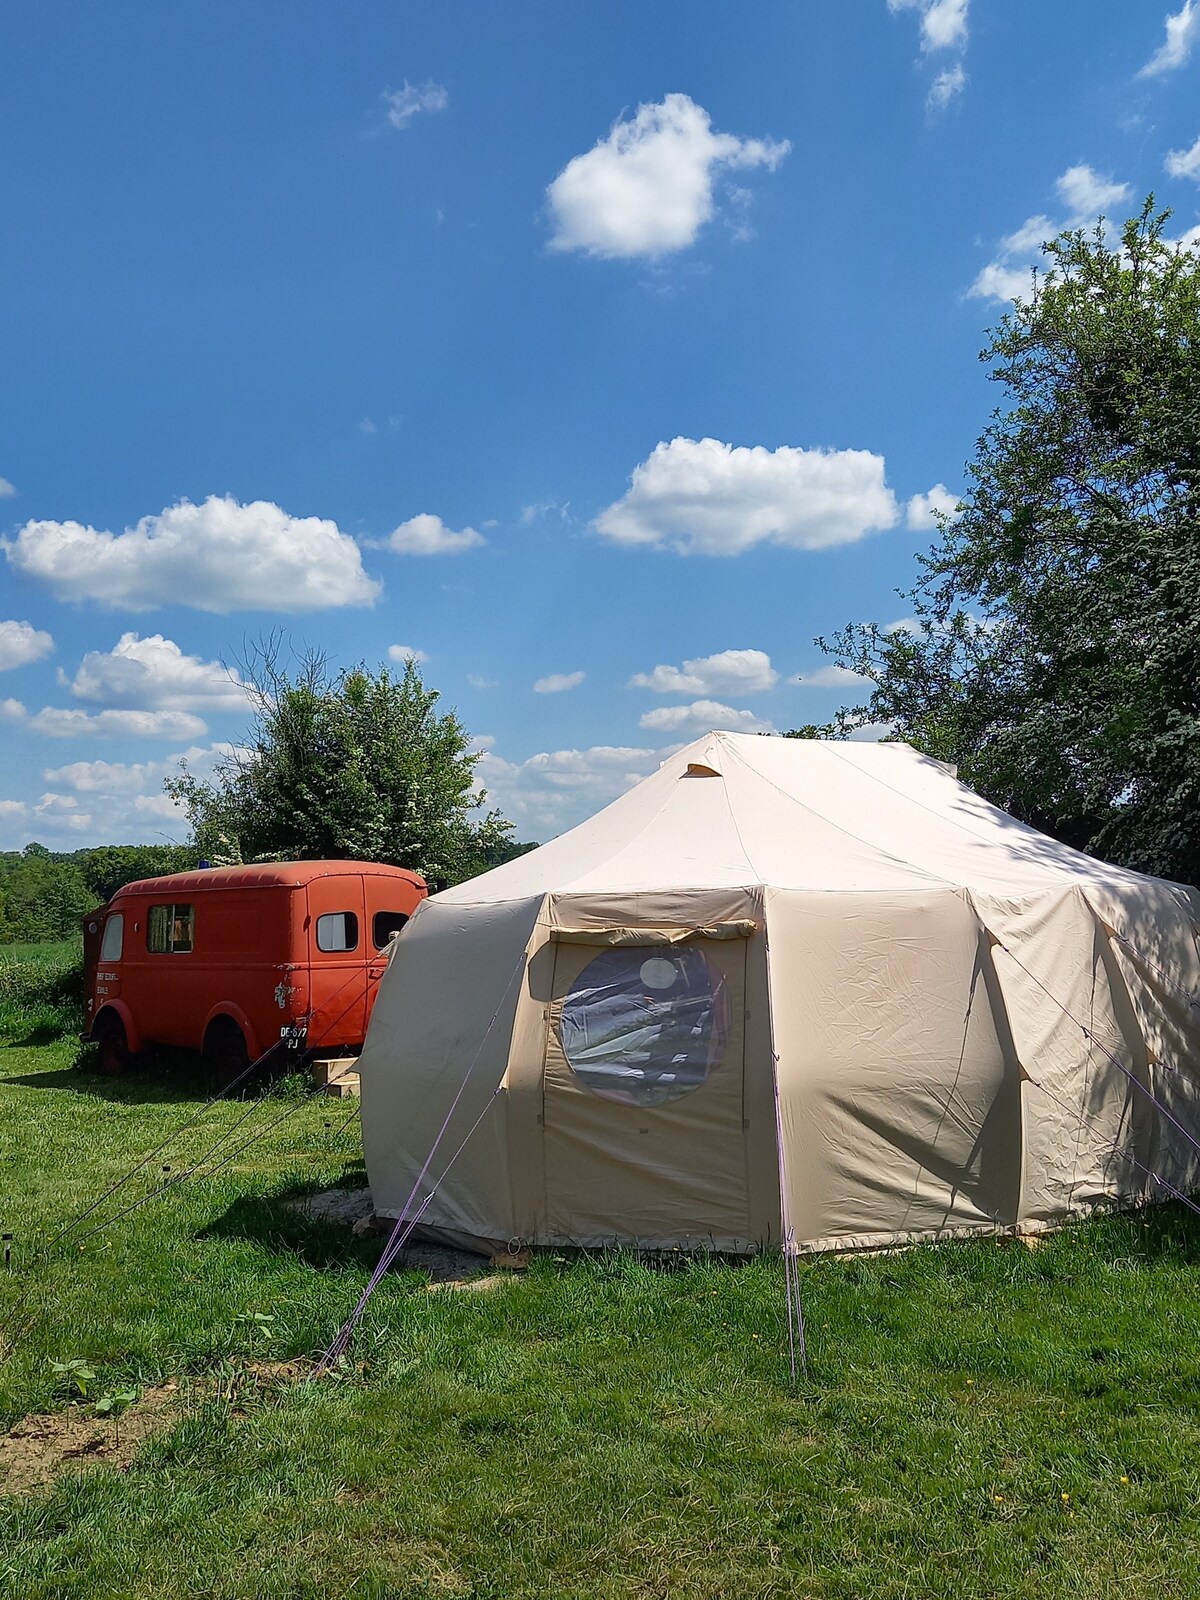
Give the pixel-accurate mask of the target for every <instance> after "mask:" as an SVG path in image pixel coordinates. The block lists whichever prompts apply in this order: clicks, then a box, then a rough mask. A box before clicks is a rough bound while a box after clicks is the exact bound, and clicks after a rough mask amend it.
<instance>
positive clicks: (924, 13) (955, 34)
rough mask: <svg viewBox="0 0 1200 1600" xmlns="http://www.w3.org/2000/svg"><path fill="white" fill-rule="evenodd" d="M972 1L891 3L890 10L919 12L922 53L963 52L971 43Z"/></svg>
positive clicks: (901, 0)
mask: <svg viewBox="0 0 1200 1600" xmlns="http://www.w3.org/2000/svg"><path fill="white" fill-rule="evenodd" d="M969 9H970V0H888V10H889V11H890V12H892V13H893V15H895V14H896V13H897V12H900V11H917V12H919V13H920V17H921V49H922V50H948V49H962V47H963V46H964V45H965V44H966V42H967V12H968V10H969Z"/></svg>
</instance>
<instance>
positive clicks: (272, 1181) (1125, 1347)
mask: <svg viewBox="0 0 1200 1600" xmlns="http://www.w3.org/2000/svg"><path fill="white" fill-rule="evenodd" d="M73 1059H74V1046H73V1045H72V1044H71V1043H70V1042H62V1043H57V1044H44V1045H40V1046H24V1045H12V1044H8V1045H5V1044H4V1043H3V1042H0V1117H2V1118H3V1121H2V1123H0V1126H2V1127H3V1129H4V1138H3V1143H2V1144H0V1220H2V1222H3V1225H4V1227H6V1228H10V1227H11V1228H12V1229H13V1230H14V1231H15V1233H16V1243H17V1250H18V1263H17V1265H18V1270H17V1271H15V1272H14V1273H13V1274H12V1275H11V1277H10V1278H9V1279H8V1280H7V1281H5V1282H4V1283H3V1284H2V1285H0V1288H2V1290H3V1293H2V1294H0V1319H2V1318H4V1317H5V1316H6V1315H7V1314H10V1313H11V1311H12V1308H13V1307H14V1306H17V1307H18V1312H17V1318H16V1322H15V1324H14V1328H15V1331H16V1334H17V1337H16V1341H15V1348H14V1350H13V1354H12V1356H11V1358H10V1359H9V1360H8V1361H6V1362H5V1363H4V1364H3V1365H0V1412H2V1413H3V1419H0V1420H7V1421H11V1420H13V1419H15V1418H16V1417H18V1416H20V1415H22V1414H23V1413H25V1412H28V1411H31V1410H41V1409H44V1408H47V1407H52V1406H54V1405H55V1404H61V1403H62V1402H61V1400H56V1397H55V1383H56V1379H55V1375H54V1374H53V1372H52V1371H51V1368H50V1363H51V1361H53V1360H60V1361H61V1360H69V1359H77V1358H81V1359H86V1360H87V1361H88V1362H89V1363H90V1365H91V1366H92V1367H93V1368H94V1369H95V1371H96V1373H97V1385H98V1389H99V1390H108V1391H115V1390H118V1389H124V1388H127V1387H129V1386H131V1385H136V1384H145V1383H149V1382H151V1381H154V1380H156V1379H161V1378H165V1377H175V1378H178V1377H180V1376H181V1375H183V1374H188V1373H195V1374H217V1375H220V1374H223V1373H224V1374H227V1373H228V1372H229V1371H230V1370H231V1368H230V1358H231V1357H233V1358H238V1359H240V1358H249V1357H254V1358H260V1359H261V1358H268V1359H274V1360H284V1359H287V1358H291V1357H305V1356H308V1355H310V1354H311V1353H312V1352H313V1351H315V1350H316V1349H318V1348H320V1347H321V1346H323V1345H324V1344H325V1343H326V1342H327V1341H328V1339H329V1337H330V1336H331V1335H332V1334H333V1332H334V1331H335V1330H336V1328H337V1327H338V1325H339V1324H340V1322H341V1320H342V1319H343V1317H344V1315H345V1314H346V1312H347V1311H348V1310H349V1308H350V1306H351V1305H352V1304H353V1302H354V1299H355V1298H356V1296H357V1294H358V1292H359V1290H360V1288H361V1286H362V1284H363V1283H364V1281H365V1279H366V1276H367V1273H368V1272H369V1270H370V1266H371V1264H372V1263H373V1261H374V1260H375V1259H377V1255H378V1251H379V1248H380V1242H379V1240H378V1239H374V1240H366V1241H360V1240H354V1239H352V1238H351V1237H350V1236H349V1235H348V1233H347V1232H346V1230H344V1229H341V1228H335V1227H333V1226H331V1225H326V1224H318V1223H315V1222H306V1221H304V1220H303V1219H301V1218H299V1217H298V1216H297V1215H296V1214H295V1213H294V1212H292V1211H291V1210H289V1209H288V1207H287V1206H286V1205H285V1204H284V1198H285V1197H286V1196H287V1195H289V1194H293V1193H296V1192H298V1191H303V1190H311V1189H316V1188H319V1187H324V1186H326V1185H328V1184H331V1183H334V1182H338V1181H355V1180H356V1179H357V1178H358V1177H360V1176H361V1164H360V1159H359V1151H358V1147H357V1143H356V1142H352V1140H351V1132H352V1129H353V1125H351V1126H350V1127H349V1128H347V1129H345V1131H343V1132H342V1133H341V1135H340V1136H339V1135H338V1134H337V1128H338V1125H339V1124H340V1123H341V1121H342V1118H343V1117H344V1114H345V1110H346V1107H345V1106H344V1105H341V1104H333V1103H331V1102H328V1101H324V1100H307V1099H302V1098H297V1097H296V1096H295V1093H294V1086H292V1092H291V1093H290V1095H289V1094H284V1095H283V1096H279V1097H275V1098H270V1099H268V1100H266V1101H264V1102H263V1103H262V1104H261V1105H259V1106H257V1108H255V1106H254V1103H253V1102H246V1103H239V1104H236V1105H224V1104H222V1105H220V1106H218V1107H215V1108H214V1109H213V1110H212V1111H211V1112H210V1113H208V1114H207V1115H206V1117H205V1118H204V1119H203V1121H202V1123H201V1124H200V1125H199V1126H198V1128H197V1130H195V1131H194V1132H192V1133H189V1134H188V1135H187V1137H186V1139H185V1140H184V1141H183V1143H182V1145H181V1147H180V1149H178V1150H175V1149H172V1151H171V1152H170V1154H169V1156H165V1157H164V1158H163V1159H170V1160H171V1161H172V1163H173V1164H174V1165H175V1166H176V1168H178V1167H180V1166H183V1165H186V1161H187V1159H188V1152H189V1151H190V1153H191V1156H192V1157H193V1158H194V1157H195V1156H196V1155H197V1154H199V1153H200V1151H201V1150H202V1149H203V1148H204V1146H205V1140H206V1138H207V1139H211V1138H212V1137H215V1135H216V1133H217V1132H219V1131H221V1130H223V1129H226V1128H228V1127H230V1126H231V1125H232V1123H233V1121H234V1120H235V1119H236V1118H237V1117H239V1116H242V1115H245V1114H246V1113H247V1112H252V1116H251V1120H250V1121H249V1122H248V1123H247V1124H246V1128H247V1131H249V1130H250V1129H252V1128H253V1127H254V1126H255V1125H256V1123H257V1121H258V1120H259V1119H261V1120H262V1121H263V1122H264V1123H265V1122H266V1121H267V1120H269V1119H270V1118H273V1117H278V1116H280V1115H281V1114H282V1113H283V1112H285V1111H289V1110H290V1111H291V1113H292V1114H291V1115H289V1116H287V1118H286V1120H284V1121H283V1122H282V1123H280V1125H279V1127H278V1128H277V1129H276V1130H275V1131H274V1132H273V1133H270V1134H268V1135H267V1136H266V1137H265V1138H264V1139H263V1140H262V1141H261V1143H259V1144H256V1145H254V1146H253V1147H251V1148H250V1149H248V1150H247V1151H245V1152H244V1153H243V1154H242V1155H241V1156H239V1157H238V1158H237V1159H236V1160H235V1161H234V1162H233V1163H231V1165H230V1166H228V1167H226V1168H225V1169H224V1170H223V1171H222V1172H220V1173H218V1174H217V1175H216V1176H215V1177H213V1178H211V1179H208V1180H202V1179H199V1178H196V1179H193V1180H191V1181H189V1182H187V1183H185V1184H182V1185H181V1186H179V1187H178V1188H177V1189H174V1190H171V1191H168V1193H167V1194H166V1195H165V1196H164V1197H163V1198H162V1199H161V1200H158V1201H155V1202H153V1203H151V1204H149V1205H146V1206H144V1207H143V1208H142V1209H140V1210H138V1211H136V1212H134V1213H133V1214H132V1215H131V1216H129V1217H128V1218H126V1219H124V1220H123V1221H121V1222H119V1223H118V1224H116V1225H115V1226H114V1227H112V1228H111V1229H109V1230H107V1231H106V1232H104V1233H101V1234H99V1235H98V1236H96V1237H94V1238H92V1239H90V1240H87V1241H86V1242H85V1243H84V1247H83V1248H82V1249H79V1248H63V1247H58V1248H55V1249H54V1250H51V1251H50V1253H49V1254H48V1255H46V1256H45V1258H44V1259H42V1260H40V1261H31V1257H32V1256H34V1255H35V1254H36V1252H37V1250H38V1248H39V1245H40V1243H41V1242H42V1241H44V1240H45V1239H47V1238H48V1237H49V1236H50V1235H51V1234H52V1233H53V1232H54V1231H55V1230H56V1229H57V1228H58V1227H60V1226H61V1225H62V1224H63V1223H64V1222H65V1221H66V1220H68V1219H69V1218H70V1217H71V1216H72V1215H74V1214H75V1213H77V1212H78V1211H79V1210H81V1209H82V1208H83V1206H84V1205H85V1204H86V1203H88V1202H89V1201H90V1200H91V1199H92V1198H93V1197H94V1196H95V1195H97V1194H98V1193H100V1192H101V1190H103V1189H104V1187H105V1186H106V1185H107V1184H108V1183H110V1182H112V1181H113V1180H114V1179H115V1178H116V1177H117V1176H119V1174H120V1173H121V1172H122V1171H124V1170H125V1169H126V1168H128V1166H130V1165H131V1164H132V1162H133V1160H134V1159H135V1158H136V1157H138V1156H139V1155H141V1154H142V1153H144V1152H145V1151H146V1150H148V1149H149V1148H150V1147H151V1146H152V1145H153V1144H154V1143H155V1142H156V1141H157V1140H158V1139H160V1138H161V1137H163V1136H164V1135H165V1134H166V1133H167V1132H168V1131H169V1130H170V1129H172V1128H173V1127H176V1126H178V1125H179V1124H180V1123H181V1122H183V1120H184V1119H185V1118H186V1117H187V1116H189V1115H190V1114H191V1113H192V1112H193V1111H194V1110H195V1109H196V1108H197V1106H198V1104H199V1103H200V1090H199V1089H198V1087H197V1085H196V1084H195V1083H194V1082H192V1081H190V1080H189V1079H188V1078H187V1077H186V1076H185V1077H183V1078H179V1077H178V1076H171V1075H170V1074H169V1073H167V1072H166V1071H164V1070H160V1071H159V1072H158V1073H157V1075H152V1074H147V1075H145V1076H141V1077H135V1078H132V1079H129V1080H124V1081H114V1080H106V1079H101V1078H97V1077H94V1076H91V1075H90V1074H89V1073H88V1072H87V1071H79V1070H77V1069H76V1068H74V1067H73V1065H72V1062H73ZM201 1129H203V1130H205V1131H204V1133H202V1132H201V1131H200V1130H201ZM158 1167H159V1163H158V1162H155V1163H154V1164H152V1166H151V1167H150V1168H149V1169H148V1171H147V1173H146V1174H144V1175H142V1176H139V1178H137V1179H135V1180H134V1182H133V1183H132V1184H131V1185H130V1186H129V1193H130V1194H132V1195H134V1196H136V1195H138V1194H142V1193H145V1192H146V1191H147V1190H148V1188H149V1187H151V1183H152V1181H155V1180H157V1178H158V1176H159V1172H158ZM104 1214H105V1213H104V1212H101V1213H98V1215H104ZM1198 1252H1200V1232H1198V1230H1197V1228H1196V1226H1195V1219H1193V1218H1192V1217H1190V1216H1184V1215H1182V1214H1181V1213H1179V1212H1177V1211H1175V1210H1174V1209H1170V1208H1164V1209H1162V1210H1157V1211H1155V1212H1153V1213H1147V1214H1145V1215H1143V1216H1141V1217H1133V1218H1108V1219H1105V1220H1103V1221H1098V1222H1095V1223H1092V1224H1088V1225H1087V1226H1080V1227H1075V1228H1071V1229H1069V1230H1067V1231H1066V1232H1064V1233H1063V1234H1061V1235H1060V1236H1058V1237H1056V1238H1055V1239H1053V1240H1051V1241H1050V1242H1048V1243H1047V1244H1046V1245H1045V1246H1044V1247H1043V1248H1041V1249H1040V1250H1037V1251H1035V1252H1030V1251H1027V1250H1026V1249H1024V1248H1022V1247H1021V1246H1019V1245H1018V1246H999V1245H997V1244H994V1243H979V1244H972V1245H950V1246H946V1247H944V1248H941V1249H934V1248H924V1249H917V1250H913V1251H910V1252H908V1253H906V1254H904V1255H899V1256H894V1257H888V1258H876V1259H870V1260H847V1259H823V1260H819V1261H814V1262H812V1263H811V1264H808V1265H806V1266H805V1267H804V1268H803V1273H802V1277H803V1293H804V1300H805V1309H806V1313H807V1316H808V1320H809V1327H810V1343H811V1352H810V1355H811V1366H810V1380H809V1381H808V1382H807V1383H802V1384H800V1385H799V1386H798V1387H796V1388H793V1387H792V1386H791V1384H790V1382H789V1379H788V1371H787V1360H786V1328H785V1323H784V1311H783V1281H782V1271H781V1268H780V1266H779V1263H778V1262H777V1261H775V1260H773V1259H763V1260H758V1261H754V1262H751V1263H749V1264H747V1265H745V1266H741V1267H731V1266H726V1265H721V1264H719V1263H714V1262H705V1261H698V1262H681V1263H679V1264H678V1265H677V1266H676V1268H675V1269H674V1270H663V1269H660V1268H659V1269H656V1268H653V1267H651V1266H648V1265H645V1264H642V1263H640V1262H638V1261H637V1260H635V1259H633V1258H631V1257H629V1256H624V1255H612V1256H602V1257H595V1258H591V1259H582V1260H574V1261H566V1260H562V1259H556V1258H553V1257H550V1258H542V1259H538V1260H535V1263H534V1266H533V1269H532V1270H531V1271H530V1273H529V1274H528V1275H527V1276H525V1277H520V1278H516V1279H514V1280H513V1281H512V1282H511V1283H508V1284H506V1285H505V1286H504V1287H502V1288H500V1289H498V1290H495V1291H493V1292H491V1293H478V1294H472V1293H463V1292H455V1291H443V1292H439V1293H436V1294H429V1293H426V1292H424V1289H423V1285H422V1283H421V1281H420V1280H418V1279H417V1278H416V1277H415V1276H414V1275H411V1274H409V1275H402V1274H396V1275H393V1276H391V1277H389V1278H388V1279H387V1280H386V1281H385V1283H384V1284H383V1285H382V1286H381V1288H380V1290H379V1292H378V1293H377V1294H376V1296H375V1297H374V1299H373V1300H372V1302H371V1304H370V1307H369V1309H368V1312H367V1315H366V1318H365V1319H364V1322H363V1325H362V1328H361V1330H360V1334H359V1337H358V1338H357V1340H356V1342H355V1345H354V1347H353V1351H352V1354H353V1357H354V1361H355V1366H354V1368H353V1369H352V1371H351V1372H350V1373H349V1375H347V1376H344V1377H342V1378H340V1379H336V1380H333V1381H325V1382H322V1383H319V1384H300V1385H290V1386H287V1385H281V1386H277V1387H276V1388H274V1389H270V1390H267V1391H266V1392H262V1393H258V1394H250V1393H246V1392H245V1391H241V1392H239V1390H238V1387H237V1386H236V1384H229V1383H226V1384H224V1385H218V1386H216V1387H215V1388H212V1389H211V1390H210V1398H209V1399H207V1400H205V1401H204V1402H202V1403H198V1404H197V1405H196V1406H195V1407H194V1408H193V1409H192V1410H191V1411H190V1412H189V1413H188V1414H187V1415H185V1416H184V1417H183V1418H182V1419H181V1420H180V1421H178V1423H177V1424H176V1425H174V1426H173V1427H171V1428H170V1430H169V1431H167V1432H164V1433H163V1434H161V1435H160V1436H158V1437H156V1438H154V1439H153V1440H151V1441H150V1442H148V1443H147V1444H145V1445H144V1446H143V1447H142V1449H141V1451H140V1454H139V1456H138V1458H137V1460H136V1462H135V1464H134V1465H133V1467H132V1468H131V1469H130V1470H129V1471H127V1472H124V1473H120V1472H117V1471H115V1470H113V1469H111V1468H108V1467H97V1468H95V1469H94V1470H92V1471H91V1472H89V1473H88V1474H86V1475H85V1476H82V1477H78V1478H76V1477H72V1478H68V1479H65V1480H63V1481H62V1482H61V1483H60V1485H59V1486H58V1487H57V1488H55V1489H54V1490H53V1492H46V1493H42V1494H40V1495H38V1496H37V1497H34V1498H24V1499H16V1498H15V1497H13V1498H10V1499H8V1500H7V1501H0V1593H2V1594H4V1595H8V1594H12V1595H14V1596H15V1595H20V1596H22V1597H31V1600H32V1597H43V1596H45V1597H49V1596H55V1597H57V1596H97V1595H106V1596H107V1595H114V1596H115V1595H121V1596H132V1597H139V1600H140V1597H147V1600H149V1597H151V1596H153V1597H155V1600H160V1597H176V1596H178V1597H183V1596H190V1595H195V1594H202V1595H206V1596H214V1597H221V1600H234V1597H247V1600H249V1597H254V1600H272V1597H279V1600H283V1597H288V1600H300V1597H313V1600H315V1597H325V1596H331V1597H332V1596H337V1597H341V1596H351V1595H353V1596H355V1597H357V1596H366V1597H377V1600H383V1597H401V1596H403V1597H408V1596H414V1597H415V1596H474V1597H477V1600H483V1597H488V1600H509V1597H526V1596H528V1597H533V1596H539V1597H541V1596H552V1597H579V1600H583V1597H588V1600H617V1597H622V1600H623V1597H626V1596H637V1597H647V1600H648V1597H670V1600H676V1597H703V1600H718V1597H719V1600H726V1597H737V1600H743V1597H745V1600H750V1597H764V1600H765V1597H767V1596H772V1597H775V1596H778V1597H782V1596H803V1597H816V1596H820V1597H823V1600H860V1597H863V1596H869V1597H871V1600H901V1597H905V1600H912V1597H924V1596H931V1597H932V1596H938V1597H947V1600H949V1597H953V1600H984V1597H994V1596H1004V1597H1014V1600H1015V1597H1028V1600H1034V1597H1036V1600H1047V1597H1054V1600H1059V1597H1063V1600H1067V1597H1069V1600H1108V1597H1112V1600H1117V1597H1118V1596H1119V1597H1120V1600H1131V1597H1133V1600H1140V1597H1142V1596H1146V1597H1151V1596H1154V1597H1158V1596H1171V1597H1176V1596H1193V1595H1200V1539H1198V1537H1197V1535H1198V1532H1200V1528H1198V1522H1200V1517H1198V1514H1197V1506H1198V1503H1200V1299H1198V1298H1197V1288H1198V1287H1200V1282H1198V1275H1197V1260H1198ZM23 1295H25V1296H27V1298H26V1299H25V1300H24V1302H23V1304H22V1302H21V1297H22V1296H23ZM255 1312H258V1313H261V1314H262V1315H264V1316H267V1317H270V1318H272V1319H273V1320H272V1321H270V1322H269V1323H262V1322H256V1321H255V1319H254V1313H255Z"/></svg>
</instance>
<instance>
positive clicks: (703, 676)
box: [629, 650, 779, 695]
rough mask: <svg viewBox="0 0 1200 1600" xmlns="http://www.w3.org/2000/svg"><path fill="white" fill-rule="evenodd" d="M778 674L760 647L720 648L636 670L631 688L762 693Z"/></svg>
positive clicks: (690, 691) (661, 691)
mask: <svg viewBox="0 0 1200 1600" xmlns="http://www.w3.org/2000/svg"><path fill="white" fill-rule="evenodd" d="M778 682H779V674H778V673H777V672H776V671H775V669H774V667H773V666H772V665H771V658H770V656H769V655H767V654H766V652H765V651H763V650H721V651H718V652H717V654H716V655H712V656H695V657H693V659H692V660H690V661H685V662H684V663H683V665H682V666H681V667H669V666H657V667H655V669H654V671H653V672H638V673H635V674H634V676H633V677H632V678H630V680H629V685H630V688H632V689H653V691H654V693H655V694H699V695H714V694H761V693H762V692H763V691H764V690H766V689H773V688H774V687H775V685H776V684H777V683H778Z"/></svg>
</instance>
